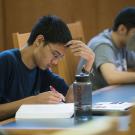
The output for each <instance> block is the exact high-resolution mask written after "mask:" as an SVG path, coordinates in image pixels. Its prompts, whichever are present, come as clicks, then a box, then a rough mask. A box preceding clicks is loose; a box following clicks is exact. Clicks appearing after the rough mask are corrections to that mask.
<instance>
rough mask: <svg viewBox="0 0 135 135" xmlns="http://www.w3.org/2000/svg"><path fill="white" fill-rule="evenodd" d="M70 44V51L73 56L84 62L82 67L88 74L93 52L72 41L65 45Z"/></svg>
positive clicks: (76, 41) (78, 42) (81, 43)
mask: <svg viewBox="0 0 135 135" xmlns="http://www.w3.org/2000/svg"><path fill="white" fill-rule="evenodd" d="M68 44H70V49H71V51H72V52H73V54H74V55H75V56H79V57H81V58H82V59H84V60H85V64H84V65H83V67H84V69H85V71H87V72H90V71H91V69H92V65H93V62H94V59H95V54H94V52H93V51H92V50H91V49H90V48H89V47H88V46H87V45H86V44H85V43H83V42H82V41H79V40H72V41H69V42H68V43H67V45H68Z"/></svg>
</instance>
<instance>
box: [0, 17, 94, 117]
mask: <svg viewBox="0 0 135 135" xmlns="http://www.w3.org/2000/svg"><path fill="white" fill-rule="evenodd" d="M69 45H70V48H71V51H72V52H73V53H74V55H75V56H81V57H83V58H84V59H86V61H87V64H86V65H85V68H86V70H90V68H91V66H92V64H93V60H94V55H93V53H92V51H91V50H90V49H88V47H87V46H86V45H85V44H84V43H83V42H81V41H77V40H72V37H71V33H70V31H69V29H68V27H67V25H66V24H65V23H64V22H63V21H62V20H61V19H60V18H58V17H56V16H44V17H42V18H41V19H39V21H38V22H37V23H36V24H35V26H34V27H33V29H32V32H31V34H30V37H29V39H28V41H27V44H26V45H25V46H24V48H23V49H21V50H19V49H11V50H6V51H3V52H1V53H0V118H3V119H4V118H8V117H11V116H12V115H14V114H15V112H16V111H17V109H18V108H19V107H20V105H22V104H50V103H51V104H55V103H60V102H61V101H62V100H65V96H66V95H67V96H66V101H67V102H70V100H71V99H72V90H69V91H68V89H69V87H68V86H67V85H66V83H65V82H64V80H63V79H62V78H60V77H59V76H57V75H55V74H53V73H52V72H51V71H50V70H49V67H51V65H56V64H57V63H58V61H59V59H61V58H62V57H63V56H64V54H65V51H66V48H67V47H68V46H69ZM50 86H53V87H54V88H55V89H56V90H57V92H56V91H50ZM67 91H68V94H67Z"/></svg>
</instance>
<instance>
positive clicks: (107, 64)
mask: <svg viewBox="0 0 135 135" xmlns="http://www.w3.org/2000/svg"><path fill="white" fill-rule="evenodd" d="M134 37H135V7H129V8H125V9H123V10H121V11H120V12H119V13H118V15H117V16H116V18H115V20H114V23H113V26H112V28H111V29H106V30H104V31H103V32H101V33H99V34H98V35H96V36H95V37H94V38H92V39H91V40H90V42H89V43H88V46H89V48H91V49H92V50H93V51H94V53H95V61H94V66H93V73H94V76H92V77H91V80H92V84H93V89H99V88H102V87H105V86H108V85H114V84H128V83H134V82H135V72H134V71H135V70H134V69H135V52H133V51H129V50H128V49H127V44H128V43H130V41H131V40H132V38H134ZM134 44H135V43H134ZM85 62H86V61H85V60H84V59H82V60H81V61H80V63H79V65H78V72H80V70H81V68H82V65H84V64H85Z"/></svg>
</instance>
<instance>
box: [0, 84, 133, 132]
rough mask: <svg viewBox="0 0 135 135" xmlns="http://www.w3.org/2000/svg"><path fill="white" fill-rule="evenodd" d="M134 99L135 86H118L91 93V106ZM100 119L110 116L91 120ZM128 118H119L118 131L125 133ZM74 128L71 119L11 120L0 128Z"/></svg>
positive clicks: (94, 117)
mask: <svg viewBox="0 0 135 135" xmlns="http://www.w3.org/2000/svg"><path fill="white" fill-rule="evenodd" d="M134 99H135V84H132V85H120V86H110V87H106V88H103V89H100V90H97V91H94V92H93V93H92V101H93V104H94V103H96V102H101V101H110V102H114V101H123V102H124V101H128V102H132V101H133V100H134ZM100 117H110V116H93V119H96V118H100ZM129 119H130V116H119V122H120V124H119V130H120V131H127V130H128V124H129ZM73 127H75V124H74V120H73V119H60V120H55V119H52V120H39V121H35V120H31V121H15V119H11V122H9V123H6V124H4V125H3V126H1V127H0V128H6V129H40V130H45V129H63V128H73Z"/></svg>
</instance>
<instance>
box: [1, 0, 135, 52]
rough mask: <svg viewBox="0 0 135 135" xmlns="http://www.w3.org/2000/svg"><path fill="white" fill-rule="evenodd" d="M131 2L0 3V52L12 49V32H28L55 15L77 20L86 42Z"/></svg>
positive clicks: (133, 3)
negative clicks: (81, 27)
mask: <svg viewBox="0 0 135 135" xmlns="http://www.w3.org/2000/svg"><path fill="white" fill-rule="evenodd" d="M127 6H135V1H134V0H0V50H4V49H9V48H12V47H13V45H12V36H11V34H12V33H13V32H20V33H23V32H29V31H31V28H32V25H33V24H34V23H35V21H36V20H37V19H38V18H39V17H40V16H43V15H47V14H55V15H58V16H60V17H61V18H62V19H63V20H64V21H65V22H66V23H70V22H74V21H77V20H81V21H82V24H83V28H84V34H85V39H86V42H87V41H88V40H89V39H90V38H91V37H92V36H94V35H95V34H97V33H98V32H100V31H101V30H102V29H104V28H107V27H111V25H112V22H113V18H114V16H115V15H116V14H117V12H118V11H119V10H120V9H122V8H124V7H127Z"/></svg>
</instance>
